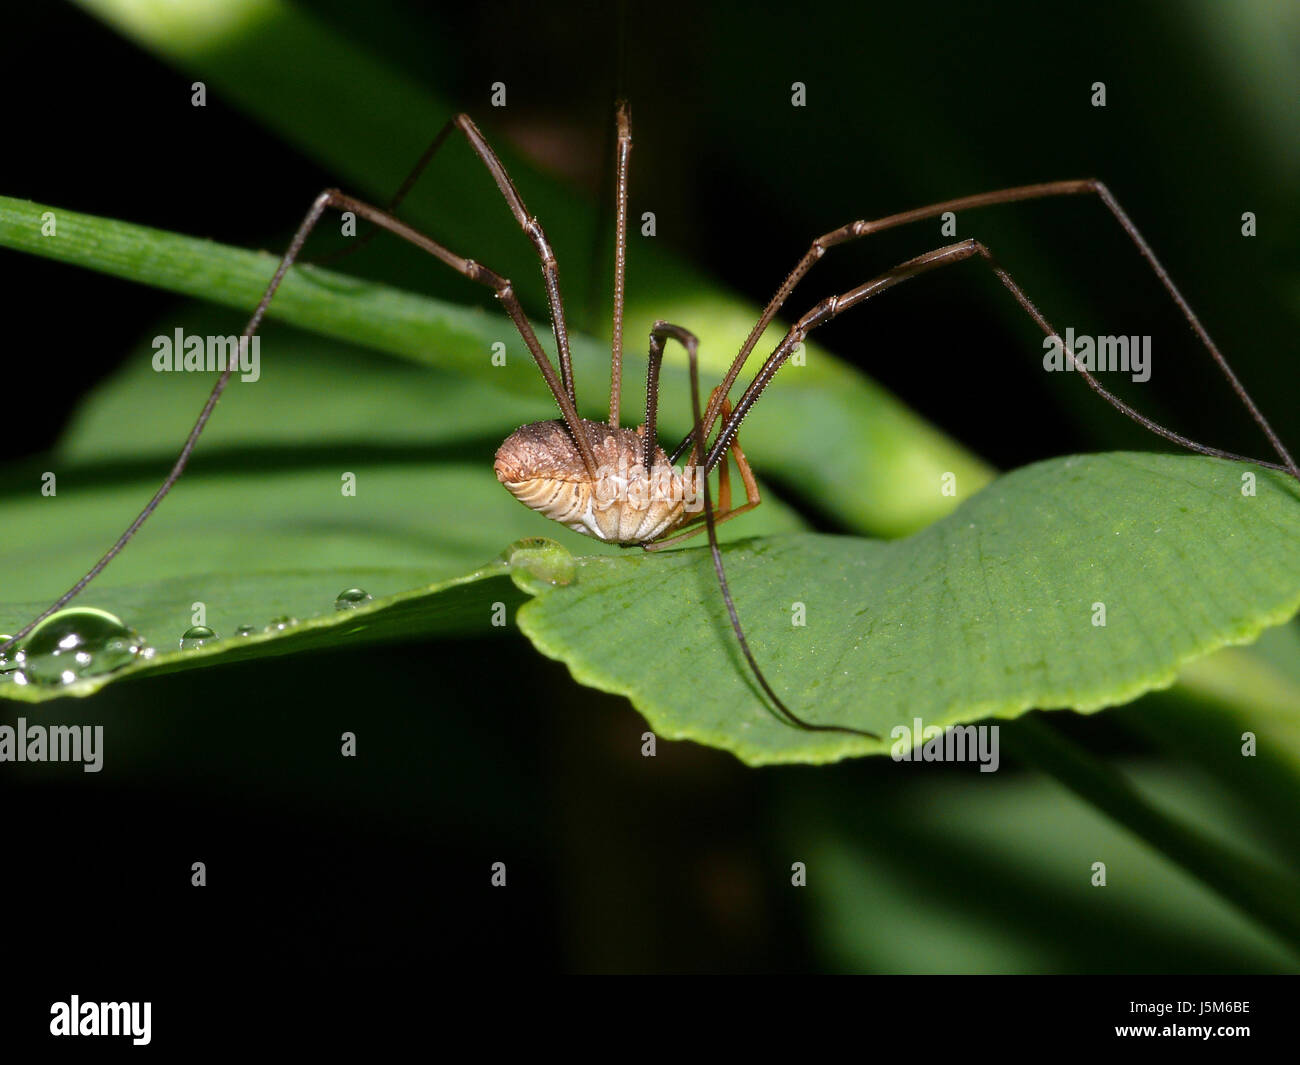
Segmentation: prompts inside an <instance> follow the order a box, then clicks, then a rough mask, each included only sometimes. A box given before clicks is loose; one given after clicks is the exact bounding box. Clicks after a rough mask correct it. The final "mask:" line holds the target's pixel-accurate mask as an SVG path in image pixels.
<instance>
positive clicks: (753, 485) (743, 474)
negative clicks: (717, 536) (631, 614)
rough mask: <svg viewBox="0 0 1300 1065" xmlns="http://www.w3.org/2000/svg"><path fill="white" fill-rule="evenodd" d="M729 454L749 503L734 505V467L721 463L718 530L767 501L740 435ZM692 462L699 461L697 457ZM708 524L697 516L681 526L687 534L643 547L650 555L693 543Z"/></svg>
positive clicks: (727, 407)
mask: <svg viewBox="0 0 1300 1065" xmlns="http://www.w3.org/2000/svg"><path fill="white" fill-rule="evenodd" d="M718 387H719V388H720V387H721V386H720V385H719V386H718ZM714 391H715V392H716V391H717V390H716V389H715V390H714ZM709 398H710V399H712V398H713V397H712V396H710V397H709ZM730 417H731V403H730V402H728V401H726V400H724V401H723V403H722V422H723V424H724V425H725V424H726V422H727V419H728V418H730ZM728 450H729V453H730V457H731V458H732V459H733V460H735V463H736V471H737V472H738V473H739V474H740V480H741V483H742V484H743V485H744V488H745V502H744V503H743V504H742V505H741V506H738V507H733V506H732V505H731V478H730V475H729V472H728V471H729V470H730V468H731V467H730V465H729V464H728V462H727V460H726V459H725V458H724V459H722V460H720V461H719V462H718V512H717V514H715V515H714V518H713V524H714V527H715V528H716V527H717V526H719V525H721V524H722V523H723V522H724V521H730V520H731V519H732V518H738V517H740V515H742V514H746V513H748V512H749V511H751V510H753V509H754V508H755V507H756V506H758V505H759V504H760V503H761V502H763V497H762V495H761V493H760V492H759V490H758V478H756V477H755V476H754V470H753V468H752V467H751V466H750V465H749V460H748V459H747V458H745V452H744V451H742V450H741V447H740V435H739V434H737V435H736V436H733V437H732V438H731V447H730V448H729V449H728ZM691 461H692V462H694V461H695V459H694V457H693V456H692V458H691ZM704 520H705V519H704V516H703V515H702V514H700V515H697V516H696V517H694V518H691V519H690V521H688V522H684V523H683V524H682V525H681V526H679V528H681V529H684V530H685V531H684V532H679V533H677V534H675V535H673V536H670V537H668V538H667V539H666V540H654V541H651V542H650V543H647V544H642V545H641V546H642V547H644V548H645V549H646V550H647V551H662V550H663V549H664V548H665V547H675V546H676V545H677V544H680V543H681V542H682V541H684V540H689V539H690V538H691V537H693V536H698V535H699V534H700V533H702V532H703V531H704V524H703V523H704Z"/></svg>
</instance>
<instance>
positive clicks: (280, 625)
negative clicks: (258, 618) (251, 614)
mask: <svg viewBox="0 0 1300 1065" xmlns="http://www.w3.org/2000/svg"><path fill="white" fill-rule="evenodd" d="M297 624H298V619H297V618H291V617H289V616H288V615H287V614H281V615H280V616H279V617H278V618H272V619H271V620H270V621H269V622H267V625H266V628H264V629H263V630H262V631H263V632H284V630H285V629H289V628H292V627H293V626H294V625H297Z"/></svg>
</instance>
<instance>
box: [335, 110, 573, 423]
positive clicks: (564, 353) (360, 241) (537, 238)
mask: <svg viewBox="0 0 1300 1065" xmlns="http://www.w3.org/2000/svg"><path fill="white" fill-rule="evenodd" d="M453 129H458V130H460V132H461V133H463V134H464V135H465V139H466V140H467V141H468V142H469V146H470V148H472V149H473V151H474V154H475V155H477V156H478V158H479V161H480V162H482V164H483V165H484V166H485V167H487V170H488V173H489V174H491V175H492V180H493V181H495V182H496V184H497V188H498V189H500V190H501V195H502V197H503V198H504V199H505V201H506V205H507V206H508V207H509V208H510V213H511V214H513V215H514V216H515V221H516V222H518V223H519V227H520V228H521V229H522V230H523V231H524V233H525V234H526V235H527V237H528V239H529V240H531V241H532V242H533V247H534V248H536V250H537V255H538V257H539V258H540V259H541V261H542V279H543V280H544V281H545V283H546V300H547V303H548V305H549V306H550V311H551V329H552V330H553V332H554V333H555V347H556V350H557V352H558V353H559V357H560V381H561V383H562V384H563V386H564V391H565V392H566V393H568V396H569V399H570V400H572V401H573V402H574V404H575V405H576V404H577V397H576V396H575V395H574V389H573V360H572V358H571V356H570V354H569V330H568V326H567V325H566V324H565V319H564V303H563V301H562V300H561V299H560V272H559V266H558V264H557V263H556V261H555V255H554V253H553V252H552V251H551V245H550V244H549V242H548V241H547V239H546V232H545V230H543V229H542V223H541V222H539V221H538V220H537V218H536V217H534V216H533V215H531V214H529V213H528V208H527V207H525V206H524V200H523V197H522V196H520V195H519V190H518V189H517V188H515V183H514V182H513V181H512V180H511V179H510V175H509V174H508V173H507V172H506V168H505V166H504V165H502V163H501V160H500V159H498V158H497V155H496V152H494V151H493V150H492V146H491V145H490V144H488V142H487V138H486V137H484V136H483V134H482V133H481V132H479V128H478V126H476V125H474V120H473V119H471V118H470V117H469V115H467V114H464V113H463V112H462V113H461V114H458V115H456V116H454V117H453V118H450V119H448V120H447V124H446V125H445V126H443V127H442V129H441V130H439V131H438V135H437V136H436V137H434V138H433V141H432V143H430V145H429V147H427V148H426V149H425V150H424V154H423V155H421V156H420V159H419V161H418V162H417V163H416V164H415V166H414V168H413V169H412V170H411V172H410V173H409V174H407V175H406V178H405V180H404V181H403V182H402V184H401V187H400V188H398V190H397V192H396V194H395V195H394V196H393V198H392V199H391V200H389V201H388V206H387V207H386V208H385V209H384V210H385V213H387V214H390V215H391V214H392V213H393V212H394V211H395V210H396V209H397V207H398V205H399V204H400V203H401V202H402V201H403V200H404V199H405V198H406V195H407V193H409V192H410V191H411V189H412V188H413V187H414V186H415V183H416V182H417V181H419V180H420V176H421V175H422V174H423V173H424V171H425V168H426V167H428V165H429V163H430V162H432V161H433V157H434V156H435V155H437V154H438V149H439V148H441V147H442V145H443V143H444V142H445V141H446V140H447V137H448V136H449V135H450V134H451V131H452V130H453ZM381 228H388V227H386V226H385V227H381ZM376 232H377V230H374V229H371V230H369V231H368V232H366V233H364V234H362V235H361V236H360V237H359V238H357V240H356V241H355V242H354V243H353V244H351V245H350V246H349V247H345V248H340V249H338V250H336V251H333V252H330V253H329V254H327V255H322V256H320V257H319V258H318V259H317V260H316V262H317V263H321V264H323V263H328V262H335V261H337V260H339V259H341V258H343V256H345V255H350V254H352V253H353V252H356V251H360V250H361V249H362V248H363V247H365V245H366V244H367V243H369V242H370V241H371V240H372V239H373V238H374V236H375V233H376Z"/></svg>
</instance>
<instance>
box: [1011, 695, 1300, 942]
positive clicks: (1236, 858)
mask: <svg viewBox="0 0 1300 1065" xmlns="http://www.w3.org/2000/svg"><path fill="white" fill-rule="evenodd" d="M1003 728H1004V729H1005V738H1006V739H1007V740H1009V741H1010V742H1009V743H1008V746H1007V750H1008V752H1009V753H1011V754H1013V755H1014V756H1015V757H1017V758H1019V759H1020V760H1021V761H1023V762H1025V763H1027V764H1029V765H1032V766H1033V767H1034V768H1036V769H1039V770H1041V771H1042V772H1044V773H1047V774H1048V775H1049V776H1052V777H1054V778H1055V779H1056V780H1058V781H1059V782H1060V783H1061V784H1063V785H1065V787H1067V788H1069V790H1070V791H1072V792H1074V793H1075V794H1076V795H1078V796H1079V797H1080V798H1082V799H1084V800H1085V801H1086V802H1089V803H1091V804H1092V805H1093V806H1095V807H1096V808H1097V809H1099V810H1101V811H1102V812H1104V813H1105V814H1107V815H1108V816H1109V817H1110V818H1111V819H1112V820H1114V821H1116V822H1118V823H1119V824H1121V825H1123V826H1124V827H1125V828H1127V829H1128V830H1129V831H1130V832H1132V833H1134V834H1135V835H1137V836H1139V837H1140V838H1142V839H1144V840H1145V841H1146V842H1147V843H1149V844H1150V845H1151V846H1152V847H1154V848H1155V849H1156V850H1158V851H1159V852H1160V853H1161V854H1163V855H1165V857H1167V858H1169V859H1170V860H1171V861H1174V862H1176V863H1177V864H1179V865H1181V866H1182V867H1183V868H1184V869H1186V870H1187V871H1188V872H1189V873H1191V874H1192V875H1193V876H1195V877H1196V878H1197V879H1199V880H1200V881H1202V882H1203V883H1204V884H1206V885H1208V886H1209V887H1211V888H1213V889H1214V890H1215V891H1217V892H1218V893H1219V894H1220V895H1221V896H1223V898H1225V899H1227V900H1228V901H1229V902H1231V903H1232V904H1233V905H1235V906H1236V907H1237V908H1238V909H1240V910H1241V911H1242V912H1243V913H1245V914H1247V915H1248V916H1249V917H1251V918H1252V919H1254V920H1255V921H1257V922H1259V923H1260V924H1263V925H1265V926H1266V927H1268V928H1269V929H1271V930H1272V931H1273V932H1274V933H1276V934H1277V935H1278V936H1279V937H1280V938H1281V939H1283V940H1284V941H1285V942H1286V943H1287V944H1288V945H1289V946H1290V947H1291V948H1292V950H1294V951H1296V953H1297V954H1300V906H1297V900H1300V881H1297V880H1296V879H1295V878H1293V877H1290V876H1288V875H1286V874H1284V873H1282V872H1280V871H1278V870H1276V869H1274V868H1272V867H1270V866H1266V865H1263V864H1262V863H1260V862H1258V861H1256V860H1255V859H1254V858H1252V857H1250V856H1248V855H1246V854H1243V853H1241V852H1240V851H1237V850H1234V849H1233V848H1231V847H1228V846H1225V845H1224V844H1222V843H1220V842H1218V841H1217V840H1214V839H1211V838H1209V837H1208V836H1206V835H1204V834H1203V833H1201V832H1199V831H1197V830H1196V829H1194V828H1191V827H1189V826H1188V825H1185V824H1183V823H1182V822H1180V821H1177V820H1175V819H1174V818H1173V817H1170V816H1169V815H1168V814H1166V813H1164V812H1163V811H1161V810H1159V809H1157V808H1156V807H1155V806H1153V805H1152V804H1151V803H1150V802H1149V801H1148V800H1147V799H1146V798H1145V797H1144V796H1143V795H1141V794H1140V793H1139V792H1138V790H1137V789H1136V788H1135V787H1134V786H1133V785H1132V783H1130V781H1129V780H1128V779H1127V778H1126V777H1124V776H1123V775H1122V774H1120V773H1118V772H1117V771H1116V770H1114V769H1112V768H1111V767H1110V766H1108V765H1106V764H1104V763H1103V762H1101V761H1099V760H1098V759H1096V758H1094V757H1093V756H1092V755H1091V754H1089V753H1088V752H1087V751H1085V750H1084V749H1083V748H1082V747H1080V746H1078V745H1077V744H1075V743H1072V742H1071V741H1070V740H1068V739H1067V738H1066V737H1065V736H1063V735H1062V734H1061V733H1060V732H1059V731H1058V730H1057V729H1055V728H1053V727H1052V726H1051V725H1049V724H1047V723H1046V722H1044V721H1042V720H1035V719H1033V718H1021V719H1019V720H1017V721H1012V722H1006V723H1005V724H1004V725H1003Z"/></svg>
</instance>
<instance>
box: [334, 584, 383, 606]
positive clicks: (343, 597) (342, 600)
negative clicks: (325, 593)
mask: <svg viewBox="0 0 1300 1065" xmlns="http://www.w3.org/2000/svg"><path fill="white" fill-rule="evenodd" d="M372 599H374V596H373V595H371V594H370V593H369V592H367V591H366V590H365V589H364V588H346V589H344V590H343V591H341V592H339V594H338V598H336V599H335V600H334V609H335V610H355V609H356V608H357V607H359V606H361V604H363V603H369V602H370V601H371V600H372Z"/></svg>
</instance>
